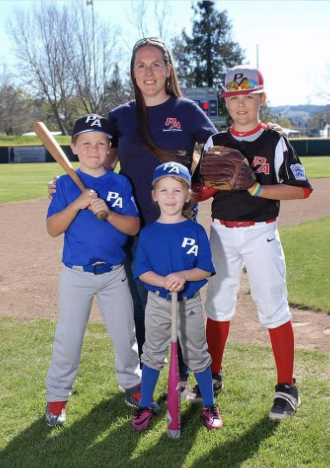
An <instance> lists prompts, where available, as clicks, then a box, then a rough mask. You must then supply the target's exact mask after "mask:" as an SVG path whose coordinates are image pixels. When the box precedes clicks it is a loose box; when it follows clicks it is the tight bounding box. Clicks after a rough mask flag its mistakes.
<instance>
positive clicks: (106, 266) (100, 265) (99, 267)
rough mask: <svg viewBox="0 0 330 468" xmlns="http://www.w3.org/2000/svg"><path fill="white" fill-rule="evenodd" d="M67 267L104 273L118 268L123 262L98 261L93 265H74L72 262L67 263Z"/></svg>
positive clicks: (96, 273) (95, 273)
mask: <svg viewBox="0 0 330 468" xmlns="http://www.w3.org/2000/svg"><path fill="white" fill-rule="evenodd" d="M65 266H66V267H68V268H70V269H71V270H79V271H85V272H87V273H93V274H94V275H103V273H109V272H110V271H114V270H117V268H119V267H121V266H122V263H119V264H118V265H112V264H111V263H105V262H96V263H93V264H92V265H72V264H71V263H66V264H65Z"/></svg>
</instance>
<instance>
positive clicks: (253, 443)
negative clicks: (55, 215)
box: [0, 157, 330, 468]
mask: <svg viewBox="0 0 330 468" xmlns="http://www.w3.org/2000/svg"><path fill="white" fill-rule="evenodd" d="M303 163H304V165H305V167H306V170H307V174H308V176H309V178H310V179H311V182H312V185H313V187H314V189H315V190H314V193H313V195H312V196H311V197H310V198H309V199H307V200H304V201H301V200H298V201H290V202H283V203H282V206H281V215H280V218H279V225H280V234H281V238H282V243H283V247H284V251H285V253H286V261H287V268H288V278H287V280H288V289H289V300H290V304H291V311H292V313H293V325H294V329H295V337H296V348H297V353H296V362H295V374H296V378H297V385H298V388H299V391H300V395H301V399H302V406H301V408H300V409H299V411H298V412H297V414H296V415H295V416H294V417H293V418H292V419H290V420H287V421H284V422H282V423H279V424H276V423H272V422H271V421H269V420H268V412H269V409H270V407H271V403H272V395H273V390H274V385H275V370H274V367H275V366H274V362H273V357H272V353H271V350H270V347H269V341H268V333H267V331H266V330H265V329H264V328H263V327H261V326H260V325H259V324H258V322H257V318H256V311H255V307H254V304H253V303H252V300H251V298H250V295H249V285H248V281H247V278H246V274H245V273H243V275H242V284H241V291H240V294H239V303H238V309H237V314H236V317H235V319H234V321H233V325H232V327H231V331H230V336H229V345H228V347H227V348H226V354H225V358H224V372H223V378H224V389H223V391H222V393H221V394H220V395H219V396H218V397H217V403H218V405H219V408H220V412H221V415H222V418H223V420H224V428H223V429H222V430H221V431H215V433H213V432H208V431H207V430H206V429H205V428H204V427H203V426H202V423H201V420H200V416H199V414H200V410H201V409H200V407H199V406H198V405H193V404H191V403H188V402H183V404H182V436H181V439H179V440H172V439H169V438H168V437H167V435H166V405H165V402H164V397H165V391H166V378H167V372H166V371H164V372H162V373H161V378H160V381H159V383H158V385H157V389H156V394H155V399H157V401H158V402H159V403H160V404H161V407H162V412H161V414H160V415H159V416H158V417H155V418H154V420H153V421H152V424H151V430H149V431H147V432H146V433H144V434H137V433H134V432H133V431H132V430H131V429H130V422H131V417H132V411H131V410H130V409H129V408H128V407H127V406H126V405H125V403H124V399H123V395H122V394H120V393H119V392H118V385H117V382H116V378H115V374H114V354H113V350H112V346H111V343H110V340H109V338H108V335H107V333H106V331H105V328H104V326H103V324H102V320H101V318H100V314H99V312H98V307H97V304H94V305H93V310H92V314H91V319H90V323H89V325H88V327H87V331H86V337H85V341H84V346H83V354H82V361H81V366H80V370H79V373H78V376H77V379H76V381H75V388H74V392H73V395H72V396H71V398H70V400H69V404H68V412H67V417H68V421H67V424H66V426H65V427H63V428H56V429H55V430H54V429H53V430H52V429H50V428H49V427H47V426H46V425H45V423H44V409H45V396H44V392H45V384H44V379H45V375H46V372H47V369H48V365H49V362H50V357H51V352H52V344H53V336H54V331H55V325H56V319H57V311H58V303H57V279H58V276H59V273H60V271H61V268H62V266H61V250H62V238H61V237H59V238H55V239H54V238H51V237H50V236H48V234H47V232H46V228H45V215H46V210H47V205H48V200H47V198H46V196H45V193H46V183H47V181H48V180H50V179H51V177H52V176H53V175H54V174H60V173H61V170H59V169H58V166H57V165H56V164H55V163H54V164H52V163H48V164H15V165H13V164H12V165H0V178H1V185H0V217H1V225H0V236H1V260H2V269H1V273H0V291H1V303H0V356H1V358H0V359H1V361H0V388H1V399H0V414H1V425H0V450H1V452H0V466H1V468H4V467H6V468H9V467H10V468H16V467H17V468H18V467H23V466H24V468H39V467H45V466H47V467H51V468H52V467H58V466H61V467H63V468H67V467H68V468H69V467H70V468H71V467H72V468H73V467H74V468H77V467H79V468H80V467H86V468H87V467H88V468H92V467H95V468H96V467H101V468H102V467H114V468H117V467H119V468H121V467H123V468H124V467H125V468H140V467H141V468H142V467H143V468H145V467H150V468H158V467H159V468H163V467H166V468H172V467H173V468H179V467H184V468H188V467H189V468H204V467H206V468H209V467H210V468H211V467H216V466H219V467H223V468H227V467H228V468H233V467H243V468H248V467H249V468H252V467H253V468H255V467H256V468H259V467H260V468H268V467H269V468H270V467H274V468H298V467H299V468H300V467H310V468H326V467H329V466H330V415H329V411H328V408H329V404H330V372H329V371H330V357H329V355H330V314H329V312H330V287H329V286H330V284H329V283H330V274H329V273H330V272H329V270H330V267H329V265H330V204H329V202H328V201H327V200H328V198H329V188H330V157H322V158H304V160H303ZM209 213H210V203H209V202H205V203H203V204H201V206H200V221H201V223H202V224H203V225H204V227H205V228H206V229H208V226H209V219H210V214H209ZM203 293H204V294H205V290H204V291H203ZM190 383H191V384H192V385H193V384H194V383H193V379H192V378H191V382H190Z"/></svg>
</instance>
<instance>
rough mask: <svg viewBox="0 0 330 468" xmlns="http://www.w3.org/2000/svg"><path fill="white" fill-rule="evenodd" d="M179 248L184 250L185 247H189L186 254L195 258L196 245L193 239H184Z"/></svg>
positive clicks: (196, 252)
mask: <svg viewBox="0 0 330 468" xmlns="http://www.w3.org/2000/svg"><path fill="white" fill-rule="evenodd" d="M181 247H182V248H183V249H185V248H186V247H189V248H188V250H187V252H186V254H187V255H190V254H193V255H195V257H197V254H198V245H197V244H196V240H195V239H191V238H189V237H184V238H183V242H182V244H181Z"/></svg>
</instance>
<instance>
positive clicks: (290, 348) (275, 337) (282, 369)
mask: <svg viewBox="0 0 330 468" xmlns="http://www.w3.org/2000/svg"><path fill="white" fill-rule="evenodd" d="M268 331H269V336H270V341H271V344H272V348H273V354H274V359H275V363H276V368H277V384H281V383H287V384H290V385H293V361H294V334H293V328H292V322H291V320H290V321H289V322H287V323H285V324H284V325H281V326H280V327H277V328H269V329H268Z"/></svg>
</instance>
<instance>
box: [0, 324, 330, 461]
mask: <svg viewBox="0 0 330 468" xmlns="http://www.w3.org/2000/svg"><path fill="white" fill-rule="evenodd" d="M54 330H55V324H54V323H53V322H51V321H50V320H39V321H33V322H28V323H17V322H14V321H11V320H10V319H1V320H0V354H1V363H0V385H1V400H0V414H1V420H2V424H1V425H0V450H1V452H0V466H1V468H22V467H24V468H41V467H42V468H44V467H47V468H53V467H54V468H55V467H56V468H57V467H63V468H85V467H86V468H94V467H95V468H103V467H107V468H108V467H110V468H112V467H113V468H146V467H151V468H163V467H164V468H188V467H189V468H201V467H203V468H214V467H217V466H219V467H221V468H235V467H240V468H271V467H272V468H298V467H299V468H302V467H309V468H327V467H329V466H330V429H329V428H330V412H329V411H328V408H329V404H330V377H329V375H330V374H329V370H330V369H329V368H330V357H329V356H327V355H326V354H323V353H320V352H305V351H298V352H297V356H296V376H297V379H298V385H299V390H300V394H301V398H302V406H301V408H300V409H299V411H298V413H297V415H296V416H295V417H293V418H291V419H290V420H287V421H283V422H281V423H278V424H276V423H272V422H271V421H269V420H268V412H269V409H270V405H271V400H272V395H273V389H274V382H275V370H274V362H273V357H272V354H271V351H270V348H266V347H257V346H247V345H231V344H229V345H228V347H227V348H226V354H225V360H224V362H225V370H224V382H225V386H224V390H223V392H222V394H221V395H219V396H218V397H217V402H218V404H219V406H220V410H221V414H222V417H223V420H224V427H223V429H222V430H221V431H213V432H208V431H207V430H206V429H205V428H204V427H203V426H202V424H201V421H200V418H199V413H200V407H199V406H198V405H193V404H189V403H187V402H184V403H183V405H182V437H181V439H179V440H171V439H169V438H168V437H167V435H166V407H165V403H164V401H163V397H164V394H165V391H166V378H167V368H166V369H165V370H164V371H163V372H162V373H161V378H160V381H159V383H158V385H157V388H156V393H155V398H156V399H157V400H158V401H159V402H160V403H161V406H162V412H161V414H160V415H159V416H157V417H155V418H154V419H153V421H152V424H151V430H149V431H147V432H145V433H144V434H138V433H134V432H133V431H132V430H131V428H130V422H131V418H132V413H133V412H132V410H131V409H130V408H128V407H127V406H126V405H125V404H124V401H123V395H122V394H120V393H118V391H117V382H116V378H115V375H114V356H113V350H112V347H111V344H110V340H109V338H108V336H107V334H106V332H105V329H104V327H103V326H102V325H95V324H93V325H88V327H87V333H86V337H85V341H84V346H83V354H82V361H81V366H80V370H79V372H78V376H77V378H76V382H75V389H74V392H73V395H72V396H71V397H70V400H69V404H68V421H67V424H66V425H65V427H63V428H56V429H53V430H52V429H50V428H49V427H47V426H46V425H45V423H44V408H45V396H44V391H45V384H44V379H45V375H46V372H47V369H48V366H49V362H50V357H51V350H52V343H53V334H54ZM265 333H266V331H265Z"/></svg>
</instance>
